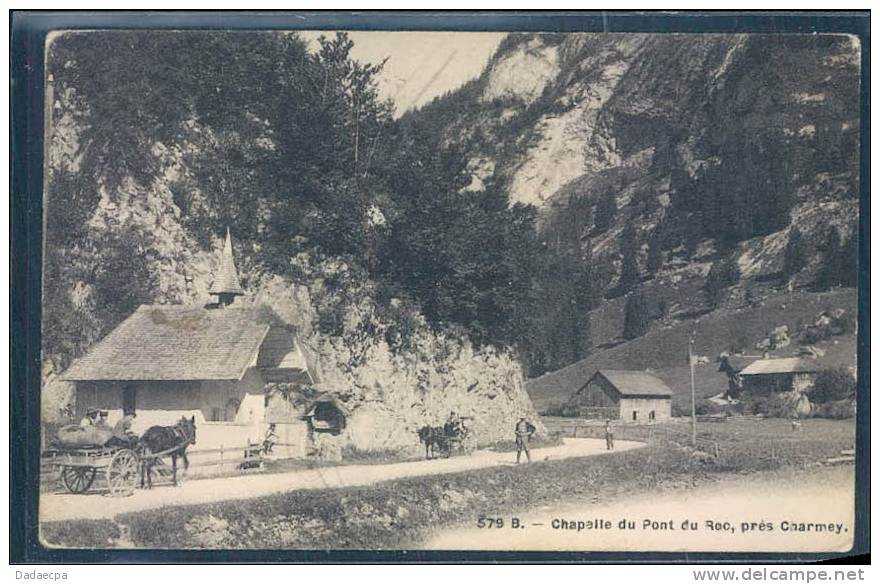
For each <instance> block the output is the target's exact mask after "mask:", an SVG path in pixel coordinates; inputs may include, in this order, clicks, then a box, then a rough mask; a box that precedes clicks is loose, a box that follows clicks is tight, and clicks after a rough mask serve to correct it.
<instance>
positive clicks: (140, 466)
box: [45, 409, 195, 496]
mask: <svg viewBox="0 0 880 584" xmlns="http://www.w3.org/2000/svg"><path fill="white" fill-rule="evenodd" d="M134 417H135V414H134V413H126V414H125V415H124V416H123V418H122V419H121V420H120V421H119V422H117V424H116V425H115V426H113V427H111V426H110V425H109V424H107V423H106V418H107V414H106V411H105V410H97V409H90V410H89V411H88V412H87V413H86V416H85V417H84V418H83V420H82V421H81V422H80V423H79V424H71V425H68V426H63V427H62V428H61V429H60V430H59V431H58V434H57V436H56V438H55V440H54V441H53V442H52V445H51V448H50V449H49V450H48V451H47V452H46V453H45V456H46V457H47V458H49V459H50V461H51V463H52V464H53V465H54V466H56V467H57V468H59V469H60V471H61V482H62V483H63V484H64V487H65V488H66V489H67V490H68V491H69V492H71V493H77V494H79V493H85V492H87V491H88V490H89V489H90V488H91V487H92V486H93V485H94V484H95V480H96V479H98V478H99V477H100V479H101V481H102V482H103V483H104V485H105V486H106V488H107V489H108V490H109V492H110V494H111V495H115V496H118V495H129V494H131V493H132V492H133V491H134V489H135V487H136V486H137V481H138V478H140V479H141V483H142V486H143V482H144V475H145V474H146V479H147V482H148V483H149V484H150V486H152V481H151V478H150V473H151V471H152V469H153V467H154V466H156V465H161V464H163V463H162V458H163V457H164V456H169V455H170V456H171V457H172V460H173V462H174V469H173V470H174V482H175V484H176V483H177V472H176V471H177V457H178V456H181V457H182V458H183V460H184V465H185V468H186V467H188V466H189V462H188V461H187V459H186V454H185V451H186V447H187V446H189V445H190V444H192V443H194V442H195V419H192V420H190V419H186V418H182V419H181V421H179V422H178V423H177V424H176V425H174V426H171V427H163V426H153V427H151V428H150V429H149V430H147V431H146V432H145V433H144V436H143V438H139V437H138V436H137V435H136V434H134V433H133V432H132V431H131V425H132V421H133V420H134ZM157 436H158V437H160V438H162V440H161V441H159V442H158V444H161V446H162V448H161V450H160V449H159V448H157V447H156V444H157V442H156V437H157Z"/></svg>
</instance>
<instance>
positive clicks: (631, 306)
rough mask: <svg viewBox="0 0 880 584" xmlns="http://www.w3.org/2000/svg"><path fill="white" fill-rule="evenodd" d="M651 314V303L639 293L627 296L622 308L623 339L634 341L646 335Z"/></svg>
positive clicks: (651, 317)
mask: <svg viewBox="0 0 880 584" xmlns="http://www.w3.org/2000/svg"><path fill="white" fill-rule="evenodd" d="M653 312H654V311H653V307H652V305H651V302H650V301H649V299H648V297H647V296H646V295H645V294H644V293H642V292H641V291H636V292H633V293H632V294H630V295H629V296H627V297H626V304H625V305H624V308H623V338H625V339H627V340H629V339H635V338H637V337H640V336H642V335H644V334H645V333H647V332H648V326H649V325H650V324H651V320H652V319H653V316H654V315H653Z"/></svg>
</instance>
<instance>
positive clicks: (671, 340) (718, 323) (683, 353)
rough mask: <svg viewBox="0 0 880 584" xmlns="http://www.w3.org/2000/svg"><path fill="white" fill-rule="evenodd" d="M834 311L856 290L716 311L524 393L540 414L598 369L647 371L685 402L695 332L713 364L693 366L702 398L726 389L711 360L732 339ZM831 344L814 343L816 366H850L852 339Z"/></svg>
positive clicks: (852, 301) (851, 306)
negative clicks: (819, 355)
mask: <svg viewBox="0 0 880 584" xmlns="http://www.w3.org/2000/svg"><path fill="white" fill-rule="evenodd" d="M837 307H840V308H844V309H846V310H850V311H854V310H856V292H855V290H852V289H841V290H836V291H833V292H824V293H806V292H796V293H795V294H794V297H793V301H790V299H789V296H788V295H782V296H777V297H775V298H769V299H767V301H766V302H765V305H764V306H762V307H759V308H749V309H721V310H717V311H715V312H712V313H710V314H708V315H706V316H704V317H702V318H700V319H696V320H693V321H688V322H683V323H680V324H676V325H673V326H670V327H668V328H663V329H659V330H654V331H651V332H649V333H648V334H647V335H645V336H643V337H640V338H638V339H634V340H632V341H629V342H627V343H624V344H621V345H618V346H616V347H613V348H610V349H607V350H604V351H600V352H599V353H596V354H593V355H591V356H589V357H587V358H586V359H584V360H582V361H579V362H577V363H575V364H573V365H570V366H568V367H566V368H564V369H560V370H559V371H555V372H553V373H548V374H546V375H542V376H541V377H538V378H535V379H532V380H530V381H529V382H528V383H527V384H526V389H527V390H528V392H529V395H530V396H531V398H532V401H533V402H534V403H535V407H536V408H538V410H539V411H540V410H542V409H544V408H546V407H547V406H549V405H553V404H558V403H562V402H565V401H566V400H567V399H568V397H569V396H570V395H571V394H572V393H573V392H574V391H576V390H577V389H578V388H580V387H581V386H582V385H583V384H584V383H585V382H586V381H587V379H589V378H590V376H592V375H593V373H595V372H596V370H597V369H600V368H608V369H651V370H652V371H653V372H654V373H656V374H657V375H658V376H659V377H660V378H661V379H663V381H665V382H666V383H667V384H668V385H669V387H671V388H672V390H673V391H674V392H675V393H676V394H678V395H677V396H676V397H675V398H673V399H674V400H675V401H679V400H682V401H688V400H689V392H690V377H689V372H688V366H687V343H688V339H689V338H690V335H691V334H692V333H694V332H695V333H696V334H695V339H696V341H695V347H696V352H697V353H698V354H699V355H706V356H709V357H710V360H711V361H713V362H711V363H709V364H706V365H701V366H699V367H697V368H696V386H697V392H698V395H699V396H704V397H705V396H711V395H715V394H717V393H719V392H721V391H723V390H724V389H725V388H726V387H727V378H726V377H725V376H724V375H723V374H721V373H718V371H717V369H718V367H717V365H716V364H715V363H714V359H715V357H716V356H717V355H718V354H719V353H721V352H722V351H725V350H727V349H728V348H729V346H730V344H731V343H732V342H733V341H735V340H736V339H740V338H742V339H746V340H748V342H749V345H750V346H754V343H756V342H757V341H758V340H760V339H762V338H764V337H765V336H766V335H767V333H769V332H770V331H771V330H772V329H774V328H776V327H778V326H781V325H784V324H785V325H788V326H789V328H791V329H792V330H794V329H795V328H796V327H797V326H798V324H799V323H806V322H813V320H814V319H815V317H816V315H817V314H818V313H819V312H821V311H822V310H824V309H827V308H837ZM836 340H837V344H834V343H833V342H832V343H823V344H821V345H819V346H820V347H821V348H824V349H827V351H828V353H827V355H826V356H825V358H824V359H822V361H821V362H822V363H823V365H828V366H840V365H852V359H853V355H855V338H854V337H852V336H847V337H839V338H837V339H836ZM796 349H797V348H796V347H794V346H792V347H788V348H786V349H783V350H782V351H778V352H777V353H774V356H785V355H787V354H791V353H793V352H794V351H796ZM751 352H752V353H755V352H756V351H754V350H752V351H751ZM688 403H689V402H688Z"/></svg>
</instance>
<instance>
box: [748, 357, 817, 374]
mask: <svg viewBox="0 0 880 584" xmlns="http://www.w3.org/2000/svg"><path fill="white" fill-rule="evenodd" d="M818 370H819V367H818V366H817V365H816V363H815V362H814V361H811V360H809V359H800V358H798V357H787V358H784V359H759V360H758V361H755V362H754V363H752V364H751V365H749V366H748V367H746V368H745V369H743V370H742V371H741V372H740V375H766V374H772V373H810V372H814V371H818Z"/></svg>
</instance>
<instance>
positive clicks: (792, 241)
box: [782, 227, 808, 278]
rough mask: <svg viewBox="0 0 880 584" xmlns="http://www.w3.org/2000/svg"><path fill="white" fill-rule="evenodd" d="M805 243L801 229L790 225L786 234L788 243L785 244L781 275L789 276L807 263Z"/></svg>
mask: <svg viewBox="0 0 880 584" xmlns="http://www.w3.org/2000/svg"><path fill="white" fill-rule="evenodd" d="M807 251H808V250H807V244H806V242H805V241H804V236H803V235H802V234H801V230H800V229H798V228H797V227H792V228H791V232H790V233H789V234H788V243H786V245H785V255H784V256H783V266H782V276H783V277H784V278H791V277H792V276H794V275H795V274H797V273H798V272H800V271H801V270H803V269H804V268H805V267H806V265H807V260H808V255H807Z"/></svg>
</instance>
